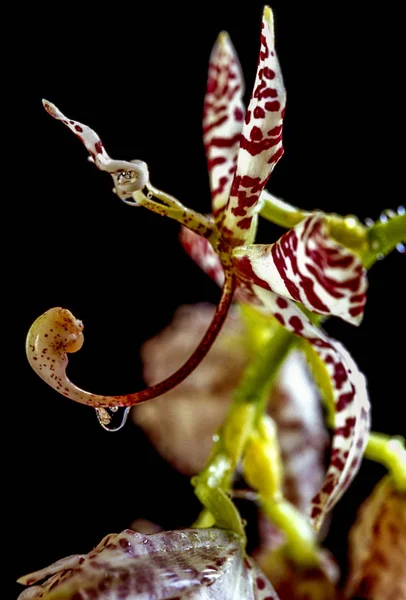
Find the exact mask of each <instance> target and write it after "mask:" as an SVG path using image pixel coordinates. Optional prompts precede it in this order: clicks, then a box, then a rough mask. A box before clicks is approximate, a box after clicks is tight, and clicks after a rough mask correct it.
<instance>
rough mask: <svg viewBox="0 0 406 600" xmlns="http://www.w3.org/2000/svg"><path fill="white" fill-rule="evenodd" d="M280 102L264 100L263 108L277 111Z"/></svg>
mask: <svg viewBox="0 0 406 600" xmlns="http://www.w3.org/2000/svg"><path fill="white" fill-rule="evenodd" d="M280 107H281V105H280V102H278V101H277V100H274V101H273V102H265V110H270V111H271V112H277V111H278V110H279V109H280Z"/></svg>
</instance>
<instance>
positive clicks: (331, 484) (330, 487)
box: [323, 480, 334, 494]
mask: <svg viewBox="0 0 406 600" xmlns="http://www.w3.org/2000/svg"><path fill="white" fill-rule="evenodd" d="M333 489H334V481H333V480H330V481H327V482H326V483H325V484H324V485H323V492H325V493H326V494H331V492H332V491H333Z"/></svg>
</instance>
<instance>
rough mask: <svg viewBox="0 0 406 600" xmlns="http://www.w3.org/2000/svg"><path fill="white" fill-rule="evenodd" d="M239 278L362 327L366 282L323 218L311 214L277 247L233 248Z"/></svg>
mask: <svg viewBox="0 0 406 600" xmlns="http://www.w3.org/2000/svg"><path fill="white" fill-rule="evenodd" d="M233 263H234V266H235V268H236V270H237V273H239V274H240V276H241V277H243V278H244V277H246V278H248V279H249V280H250V281H252V282H253V283H255V284H257V285H259V286H261V287H263V288H265V289H267V290H270V291H272V292H275V293H276V294H278V295H280V296H284V297H285V298H289V299H291V300H295V301H296V302H301V303H302V304H303V305H304V306H305V307H306V308H308V309H309V310H311V311H312V312H315V313H318V314H321V315H334V316H338V317H341V318H342V319H344V320H345V321H348V322H349V323H352V324H353V325H358V324H359V323H360V321H361V319H362V316H363V311H364V306H365V302H366V289H367V278H366V272H365V269H363V267H362V264H361V262H360V260H359V259H358V257H357V256H356V255H355V254H354V253H353V252H351V251H350V250H347V248H345V247H344V246H342V245H341V244H339V243H338V242H336V241H335V240H334V239H333V238H332V237H331V236H330V235H329V231H328V225H327V223H326V220H325V218H324V217H323V216H322V215H321V214H317V213H316V214H313V215H311V216H309V217H307V218H306V219H304V220H303V221H302V222H300V223H299V224H298V225H296V227H294V228H293V229H291V230H289V231H288V232H287V233H285V234H284V235H283V236H282V237H281V238H280V239H279V240H278V241H277V242H276V243H275V244H268V245H261V244H254V245H251V246H248V247H242V248H235V249H234V252H233Z"/></svg>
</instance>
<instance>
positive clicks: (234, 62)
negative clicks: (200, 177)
mask: <svg viewBox="0 0 406 600" xmlns="http://www.w3.org/2000/svg"><path fill="white" fill-rule="evenodd" d="M243 94H244V78H243V75H242V72H241V67H240V63H239V61H238V57H237V54H236V52H235V50H234V47H233V45H232V43H231V41H230V38H229V37H228V34H227V33H226V32H224V31H223V32H222V33H220V35H219V37H218V39H217V42H216V44H215V46H214V48H213V51H212V53H211V56H210V64H209V76H208V81H207V90H206V97H205V100H204V112H203V141H204V146H205V149H206V156H207V164H208V169H209V175H210V188H211V195H212V212H213V215H214V218H215V220H216V221H218V220H220V219H221V217H222V215H223V211H224V208H225V205H226V203H227V200H228V196H229V193H230V189H231V183H232V181H233V177H234V173H235V168H236V164H237V156H238V148H239V142H240V135H241V130H242V124H243V120H244V115H245V106H244V103H243V101H242V97H243Z"/></svg>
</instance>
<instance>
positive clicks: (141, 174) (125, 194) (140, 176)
mask: <svg viewBox="0 0 406 600" xmlns="http://www.w3.org/2000/svg"><path fill="white" fill-rule="evenodd" d="M43 104H44V108H45V110H46V111H47V113H48V114H50V115H51V117H53V118H54V119H56V120H57V121H62V123H64V125H66V126H67V127H68V128H69V129H70V130H71V131H73V133H74V134H75V135H76V137H78V138H79V139H80V141H81V142H82V144H84V146H85V147H86V149H87V151H88V152H89V154H90V157H91V161H92V162H94V163H95V165H96V167H97V168H98V169H100V171H106V172H107V173H110V175H112V177H113V180H114V185H115V189H114V191H115V192H116V193H117V195H118V196H119V198H121V199H123V198H131V196H132V193H133V192H135V191H137V190H141V189H142V188H143V187H144V186H145V184H146V183H148V178H149V176H148V167H147V165H146V163H144V162H143V161H141V160H133V161H130V162H129V161H125V160H113V159H112V158H110V156H109V155H108V154H107V152H106V150H105V149H104V146H103V143H102V141H101V139H100V138H99V136H98V135H97V133H96V132H95V131H93V129H90V127H88V126H87V125H84V124H83V123H79V122H78V121H72V119H69V118H68V117H65V115H64V114H63V113H61V111H60V110H59V109H58V108H57V107H56V106H55V105H54V104H51V102H48V101H47V100H43Z"/></svg>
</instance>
